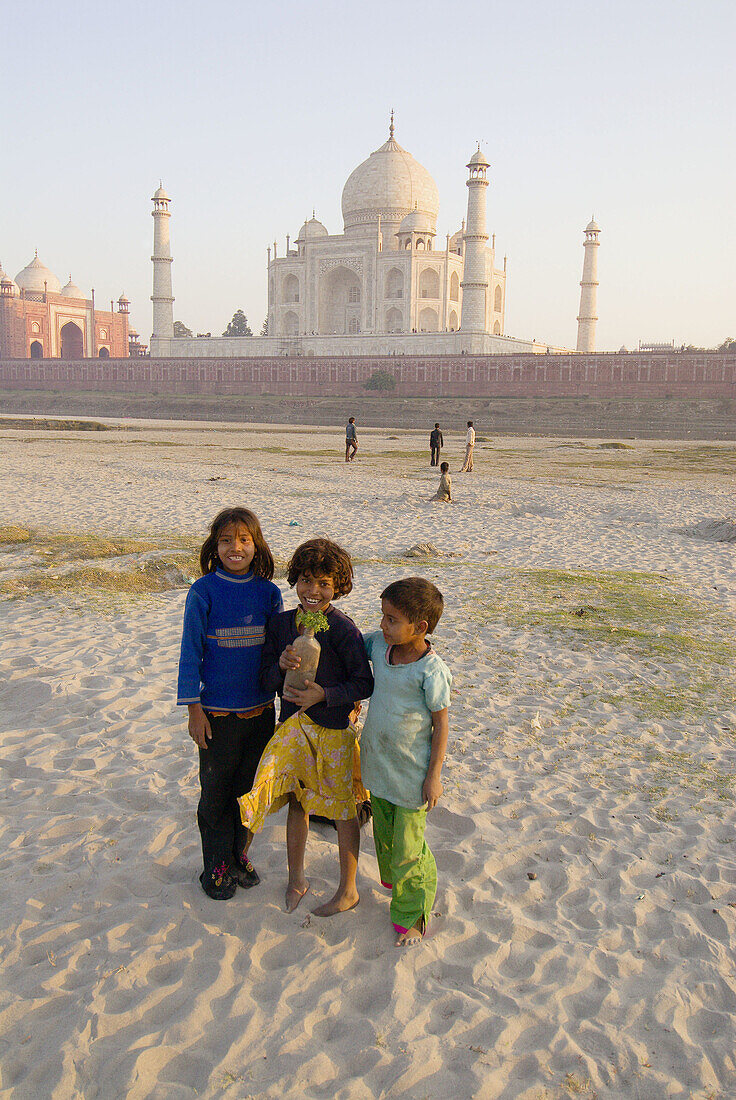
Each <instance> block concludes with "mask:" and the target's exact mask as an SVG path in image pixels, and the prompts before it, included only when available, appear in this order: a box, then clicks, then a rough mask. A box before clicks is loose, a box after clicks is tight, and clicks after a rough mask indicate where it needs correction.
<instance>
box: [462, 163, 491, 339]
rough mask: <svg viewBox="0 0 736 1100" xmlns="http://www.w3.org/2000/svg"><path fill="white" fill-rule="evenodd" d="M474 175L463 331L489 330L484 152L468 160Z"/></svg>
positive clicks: (470, 182) (470, 190)
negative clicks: (487, 323) (487, 327)
mask: <svg viewBox="0 0 736 1100" xmlns="http://www.w3.org/2000/svg"><path fill="white" fill-rule="evenodd" d="M467 167H468V170H469V173H470V175H469V176H468V179H467V181H466V182H467V186H468V217H467V221H466V226H465V233H464V235H463V242H464V248H463V253H464V263H463V281H462V282H461V284H460V286H461V287H462V288H463V304H462V313H461V319H460V331H461V332H485V331H486V297H487V295H488V274H487V270H486V248H487V243H488V234H487V233H486V187H487V186H488V180H487V179H486V169H487V168H488V167H489V164H488V161H487V160H486V158H485V157H484V156H483V154H482V153H481V151H480V145H479V146H478V151H477V152H476V153H473V155H472V157H471V158H470V160H469V161H468V165H467Z"/></svg>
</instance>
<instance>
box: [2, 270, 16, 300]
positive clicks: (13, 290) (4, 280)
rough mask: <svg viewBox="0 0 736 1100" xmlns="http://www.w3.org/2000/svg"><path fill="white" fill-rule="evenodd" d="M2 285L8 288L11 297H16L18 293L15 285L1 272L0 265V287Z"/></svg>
mask: <svg viewBox="0 0 736 1100" xmlns="http://www.w3.org/2000/svg"><path fill="white" fill-rule="evenodd" d="M3 284H4V285H5V286H8V285H9V286H10V293H11V294H12V295H16V294H17V293H18V287H17V285H16V284H15V283H14V282H13V280H12V279H11V278H10V276H9V275H6V274H5V272H4V271H3V265H2V264H0V286H2V285H3Z"/></svg>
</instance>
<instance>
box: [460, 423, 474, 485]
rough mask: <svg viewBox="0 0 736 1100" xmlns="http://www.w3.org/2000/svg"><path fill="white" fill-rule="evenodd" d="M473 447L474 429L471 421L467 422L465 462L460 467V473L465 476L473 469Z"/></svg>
mask: <svg viewBox="0 0 736 1100" xmlns="http://www.w3.org/2000/svg"><path fill="white" fill-rule="evenodd" d="M474 446H475V428H474V427H473V421H472V420H469V421H468V434H467V435H466V436H465V460H464V462H463V464H462V466H461V467H460V473H461V474H465V473H468V472H469V471H470V470H472V469H473V447H474Z"/></svg>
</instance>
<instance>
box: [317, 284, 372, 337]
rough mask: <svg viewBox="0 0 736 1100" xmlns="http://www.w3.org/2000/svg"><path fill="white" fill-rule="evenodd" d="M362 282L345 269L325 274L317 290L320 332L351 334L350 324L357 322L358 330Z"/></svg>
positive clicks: (324, 333) (325, 333)
mask: <svg viewBox="0 0 736 1100" xmlns="http://www.w3.org/2000/svg"><path fill="white" fill-rule="evenodd" d="M360 298H361V280H360V278H359V276H358V275H357V274H356V272H355V271H353V270H351V269H350V268H348V267H336V268H334V270H332V271H330V272H328V273H327V274H326V275H325V276H324V278H323V279H322V280H321V282H320V288H319V331H320V333H321V334H323V335H327V336H331V335H332V334H333V333H338V334H339V335H340V336H343V335H345V334H347V333H348V332H350V322H351V321H356V322H357V324H358V331H359V330H360V322H361V317H362V306H361V304H360Z"/></svg>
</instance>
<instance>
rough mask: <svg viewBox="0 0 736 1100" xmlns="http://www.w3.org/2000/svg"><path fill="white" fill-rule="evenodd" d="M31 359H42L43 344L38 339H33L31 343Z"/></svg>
mask: <svg viewBox="0 0 736 1100" xmlns="http://www.w3.org/2000/svg"><path fill="white" fill-rule="evenodd" d="M31 359H43V344H42V343H41V342H40V340H34V341H33V343H32V344H31Z"/></svg>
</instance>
